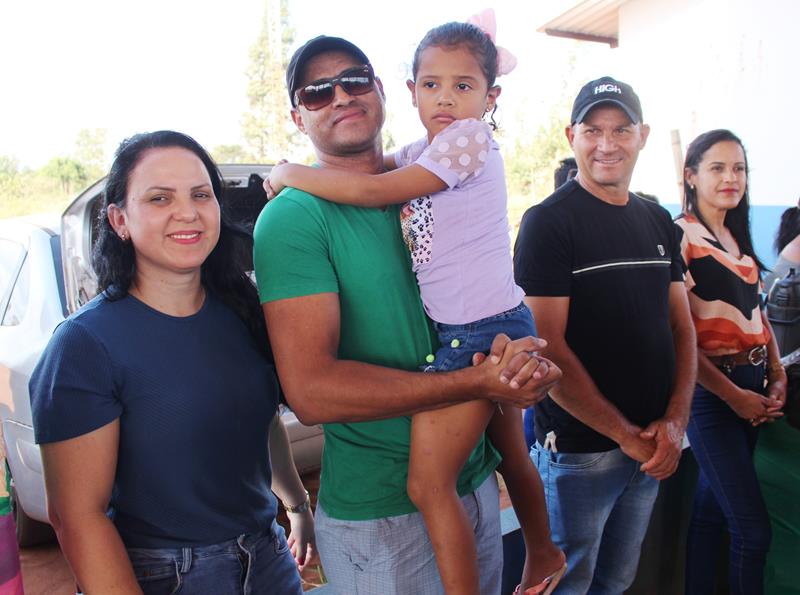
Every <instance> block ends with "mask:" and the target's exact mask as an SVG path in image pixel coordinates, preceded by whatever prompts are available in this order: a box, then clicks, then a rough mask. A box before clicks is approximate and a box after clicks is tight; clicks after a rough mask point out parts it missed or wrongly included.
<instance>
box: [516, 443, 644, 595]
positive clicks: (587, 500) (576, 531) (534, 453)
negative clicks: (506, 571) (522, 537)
mask: <svg viewBox="0 0 800 595" xmlns="http://www.w3.org/2000/svg"><path fill="white" fill-rule="evenodd" d="M531 458H532V459H533V462H534V463H535V464H536V467H537V468H538V469H539V474H540V475H541V477H542V483H544V493H545V498H546V501H547V511H548V513H549V517H550V530H551V532H552V538H553V542H554V543H555V544H556V545H557V546H559V547H560V548H561V549H562V550H563V551H564V553H565V554H566V556H567V564H568V565H569V568H568V569H567V574H566V575H564V578H563V579H561V582H560V583H559V584H558V589H557V591H558V593H559V595H585V594H586V593H591V594H593V595H600V594H602V595H620V594H622V593H623V592H624V591H625V590H626V589H627V588H628V587H629V586H630V585H631V583H632V582H633V579H634V578H635V577H636V568H637V566H638V565H639V554H640V551H641V546H642V541H643V540H644V536H645V533H646V532H647V526H648V524H649V522H650V514H651V512H652V510H653V503H654V502H655V499H656V496H657V495H658V481H656V480H655V479H653V478H652V477H650V476H648V475H646V474H644V473H642V472H641V471H639V466H640V463H639V462H638V461H635V460H633V459H631V458H630V457H628V456H627V455H625V454H624V453H623V452H622V451H621V450H620V449H618V448H616V449H614V450H609V451H607V452H589V453H554V452H552V451H550V450H546V449H545V448H544V447H543V446H542V445H541V444H539V443H538V442H537V443H536V444H534V446H533V448H531Z"/></svg>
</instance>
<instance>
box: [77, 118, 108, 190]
mask: <svg viewBox="0 0 800 595" xmlns="http://www.w3.org/2000/svg"><path fill="white" fill-rule="evenodd" d="M107 137H108V133H107V131H106V129H105V128H95V129H94V130H90V129H88V128H82V129H81V130H80V131H78V137H77V138H76V139H75V152H74V154H73V156H74V157H75V159H76V160H77V161H79V162H80V163H81V164H82V165H83V167H84V168H85V169H86V173H87V175H88V177H89V179H90V180H96V179H98V178H101V177H102V176H103V175H104V174H105V172H106V169H107V167H108V163H107V158H106V139H107Z"/></svg>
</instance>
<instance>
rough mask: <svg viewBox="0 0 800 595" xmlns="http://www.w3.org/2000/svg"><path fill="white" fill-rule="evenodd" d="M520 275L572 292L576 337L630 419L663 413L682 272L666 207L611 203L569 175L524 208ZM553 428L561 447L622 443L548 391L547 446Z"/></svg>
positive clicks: (537, 289)
mask: <svg viewBox="0 0 800 595" xmlns="http://www.w3.org/2000/svg"><path fill="white" fill-rule="evenodd" d="M514 275H515V278H516V282H517V284H518V285H520V287H522V289H524V290H525V294H526V295H529V296H553V297H556V296H564V297H569V298H570V302H569V313H568V319H567V327H566V331H565V336H566V341H567V344H568V345H569V347H570V348H571V349H572V351H573V352H575V354H576V356H577V357H578V359H579V360H580V361H581V363H582V364H583V366H584V367H585V368H586V370H587V372H588V373H589V375H590V376H591V377H592V379H593V380H594V382H595V384H596V385H597V387H598V388H599V389H600V392H601V393H602V394H603V395H604V396H605V397H606V398H607V399H608V400H609V401H611V402H612V403H613V404H614V405H615V406H616V407H617V408H619V409H620V411H622V413H623V414H624V415H625V416H626V417H627V418H628V420H630V421H631V422H632V423H635V424H638V425H640V426H646V425H647V424H648V423H650V422H651V421H653V420H656V419H658V418H660V417H662V416H663V415H664V413H665V411H666V407H667V403H668V401H669V397H670V393H671V390H672V383H673V373H674V370H675V352H674V345H673V341H672V329H671V327H670V320H669V297H668V296H669V286H670V283H671V282H673V281H681V280H682V279H683V273H682V265H681V253H680V242H679V241H678V240H677V233H676V227H675V225H674V223H673V222H672V219H671V218H670V215H669V213H668V212H667V211H666V210H665V209H663V208H662V207H660V206H658V205H657V204H655V203H652V202H650V201H647V200H644V199H641V198H639V197H637V196H636V195H634V194H631V195H630V198H629V200H628V204H626V205H625V206H617V205H612V204H609V203H606V202H604V201H602V200H600V199H598V198H596V197H594V196H593V195H591V194H590V193H589V192H587V191H586V190H584V189H583V188H582V187H581V186H580V184H578V183H577V181H574V180H573V181H570V182H568V183H567V184H564V185H563V186H561V187H560V188H559V189H558V190H556V191H555V192H554V193H553V194H552V195H551V196H550V197H549V198H547V199H546V200H545V201H544V202H542V203H541V204H539V205H537V206H534V207H532V208H530V209H528V211H527V212H526V213H525V215H524V217H523V219H522V224H521V225H520V230H519V236H518V238H517V244H516V246H515V249H514ZM550 431H554V432H555V434H556V439H557V448H558V450H559V451H560V452H600V451H606V450H611V449H612V448H616V447H617V445H616V443H614V441H613V440H611V439H609V438H607V437H605V436H603V435H602V434H599V433H598V432H595V431H594V430H593V429H591V428H590V427H588V426H587V425H585V424H583V423H581V422H580V421H578V420H577V419H575V418H574V417H572V416H571V415H570V414H568V413H567V412H566V411H564V410H563V409H562V408H561V407H559V406H558V405H557V404H556V403H555V402H554V401H553V400H552V399H550V398H549V397H548V398H547V399H545V400H544V401H542V403H540V404H539V405H537V408H536V437H537V439H538V440H539V442H540V443H543V442H544V436H545V434H547V433H548V432H550Z"/></svg>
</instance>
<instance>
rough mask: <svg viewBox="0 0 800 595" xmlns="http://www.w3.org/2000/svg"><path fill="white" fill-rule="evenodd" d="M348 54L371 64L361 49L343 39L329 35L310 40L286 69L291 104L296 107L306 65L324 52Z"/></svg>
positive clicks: (296, 53)
mask: <svg viewBox="0 0 800 595" xmlns="http://www.w3.org/2000/svg"><path fill="white" fill-rule="evenodd" d="M336 50H338V51H341V52H347V53H348V54H351V55H353V56H354V57H356V58H358V60H359V61H360V62H363V63H364V64H369V58H367V55H366V54H365V53H364V52H362V51H361V49H360V48H359V47H358V46H357V45H356V44H354V43H352V42H350V41H347V40H346V39H342V38H341V37H329V36H328V35H319V36H318V37H315V38H313V39H309V40H308V41H307V42H305V43H304V44H303V45H301V46H300V47H299V48H297V51H296V52H295V53H294V55H292V59H291V60H289V66H288V67H287V68H286V89H287V90H288V91H289V103H291V104H292V107H295V105H294V92H295V91H296V90H297V87H298V86H299V85H300V80H301V79H302V77H303V69H304V68H305V67H306V63H307V62H308V61H309V60H310V59H311V58H313V57H314V56H316V55H317V54H321V53H322V52H330V51H336Z"/></svg>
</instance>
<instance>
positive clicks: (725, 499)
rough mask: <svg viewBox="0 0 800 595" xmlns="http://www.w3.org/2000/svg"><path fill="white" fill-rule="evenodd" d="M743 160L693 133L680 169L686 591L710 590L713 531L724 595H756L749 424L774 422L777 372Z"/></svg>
mask: <svg viewBox="0 0 800 595" xmlns="http://www.w3.org/2000/svg"><path fill="white" fill-rule="evenodd" d="M747 177H748V170H747V156H746V154H745V151H744V147H743V145H742V142H741V140H739V138H738V137H737V136H736V135H734V134H733V133H732V132H730V131H728V130H712V131H710V132H706V133H705V134H702V135H700V136H699V137H697V138H696V139H695V140H694V141H693V142H692V143H691V145H689V148H688V150H687V153H686V162H685V164H684V192H685V195H684V209H683V210H684V213H683V215H682V216H681V217H680V218H679V219H678V220H677V224H678V226H679V227H680V229H681V230H682V231H683V238H682V241H681V250H682V253H683V258H684V262H685V265H686V288H687V290H688V292H689V303H690V306H691V310H692V318H693V320H694V323H695V328H696V329H697V342H698V357H699V362H698V372H697V382H698V384H697V387H696V389H695V393H694V400H693V402H692V412H691V416H690V420H689V425H688V428H687V434H688V436H689V441H690V443H691V446H692V451H693V453H694V456H695V458H696V459H697V462H698V464H699V466H700V475H699V478H698V482H697V490H696V492H695V500H694V510H693V512H692V520H691V524H690V527H689V539H688V543H687V569H686V593H687V594H690V595H691V594H695V593H712V592H713V590H714V568H715V567H716V555H717V553H718V552H719V548H720V543H721V538H722V532H723V530H724V529H725V528H726V527H727V530H728V532H729V534H730V556H729V558H730V561H729V576H730V588H731V593H736V594H739V593H747V594H748V595H758V594H759V593H763V583H764V563H765V560H766V553H767V550H768V549H769V543H770V525H769V517H768V516H767V511H766V507H765V506H764V501H763V498H762V497H761V490H760V488H759V485H758V479H757V477H756V472H755V468H754V466H753V450H754V448H755V443H756V437H757V434H758V426H759V425H760V424H762V423H764V422H769V421H774V420H775V419H777V418H778V417H780V416H782V415H783V413H782V412H781V408H782V407H783V403H784V401H785V399H786V373H785V372H784V370H783V367H782V366H781V365H780V361H779V359H780V356H779V354H778V347H777V345H776V343H775V339H774V337H773V335H772V332H771V329H770V326H769V322H768V321H767V319H766V316H765V315H764V313H763V311H762V310H761V304H760V292H761V282H760V274H761V271H763V270H764V267H763V265H762V263H761V262H760V261H759V259H758V257H757V256H756V254H755V251H754V250H753V242H752V238H751V235H750V229H749V197H748V187H747V186H748V185H747Z"/></svg>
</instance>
